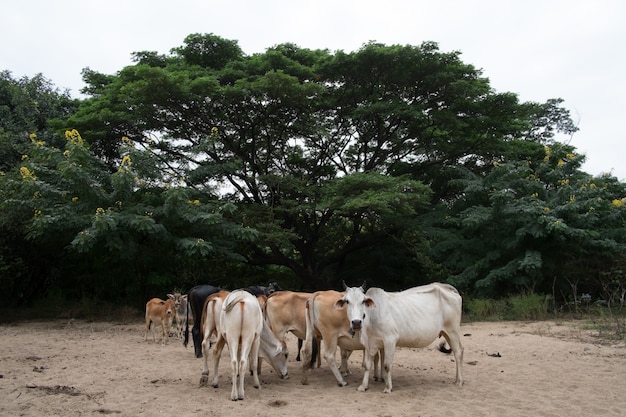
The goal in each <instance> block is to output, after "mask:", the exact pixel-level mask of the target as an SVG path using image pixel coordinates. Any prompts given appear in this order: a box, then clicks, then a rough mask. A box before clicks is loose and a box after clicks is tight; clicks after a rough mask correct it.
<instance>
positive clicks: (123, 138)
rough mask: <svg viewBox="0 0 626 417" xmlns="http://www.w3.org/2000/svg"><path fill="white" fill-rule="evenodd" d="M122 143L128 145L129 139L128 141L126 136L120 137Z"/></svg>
mask: <svg viewBox="0 0 626 417" xmlns="http://www.w3.org/2000/svg"><path fill="white" fill-rule="evenodd" d="M122 142H124V143H130V139H128V136H122Z"/></svg>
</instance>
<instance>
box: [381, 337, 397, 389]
mask: <svg viewBox="0 0 626 417" xmlns="http://www.w3.org/2000/svg"><path fill="white" fill-rule="evenodd" d="M395 353H396V345H395V341H394V342H393V343H387V344H385V347H384V349H383V352H382V356H381V357H382V361H383V363H382V368H383V369H384V375H385V377H384V378H385V389H384V390H383V393H384V394H390V393H391V390H392V389H393V384H392V382H391V367H392V366H393V356H394V354H395Z"/></svg>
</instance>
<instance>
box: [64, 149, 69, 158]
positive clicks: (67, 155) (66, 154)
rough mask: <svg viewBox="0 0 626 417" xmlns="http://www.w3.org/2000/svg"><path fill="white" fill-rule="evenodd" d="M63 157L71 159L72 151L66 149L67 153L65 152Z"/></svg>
mask: <svg viewBox="0 0 626 417" xmlns="http://www.w3.org/2000/svg"><path fill="white" fill-rule="evenodd" d="M63 156H64V157H66V158H69V156H70V150H69V149H66V150H65V151H63Z"/></svg>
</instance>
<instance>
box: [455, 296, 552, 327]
mask: <svg viewBox="0 0 626 417" xmlns="http://www.w3.org/2000/svg"><path fill="white" fill-rule="evenodd" d="M551 303H552V300H551V297H549V296H545V295H540V294H520V295H514V296H511V297H508V298H502V299H488V298H469V299H465V300H464V313H463V314H464V320H467V321H490V320H545V319H547V318H548V317H550V316H551V312H550V307H551V305H552V304H551Z"/></svg>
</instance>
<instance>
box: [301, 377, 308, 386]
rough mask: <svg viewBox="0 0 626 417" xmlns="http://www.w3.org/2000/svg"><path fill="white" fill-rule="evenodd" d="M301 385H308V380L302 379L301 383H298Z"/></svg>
mask: <svg viewBox="0 0 626 417" xmlns="http://www.w3.org/2000/svg"><path fill="white" fill-rule="evenodd" d="M300 382H301V383H302V385H309V380H308V379H304V378H303V379H302V381H300Z"/></svg>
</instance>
